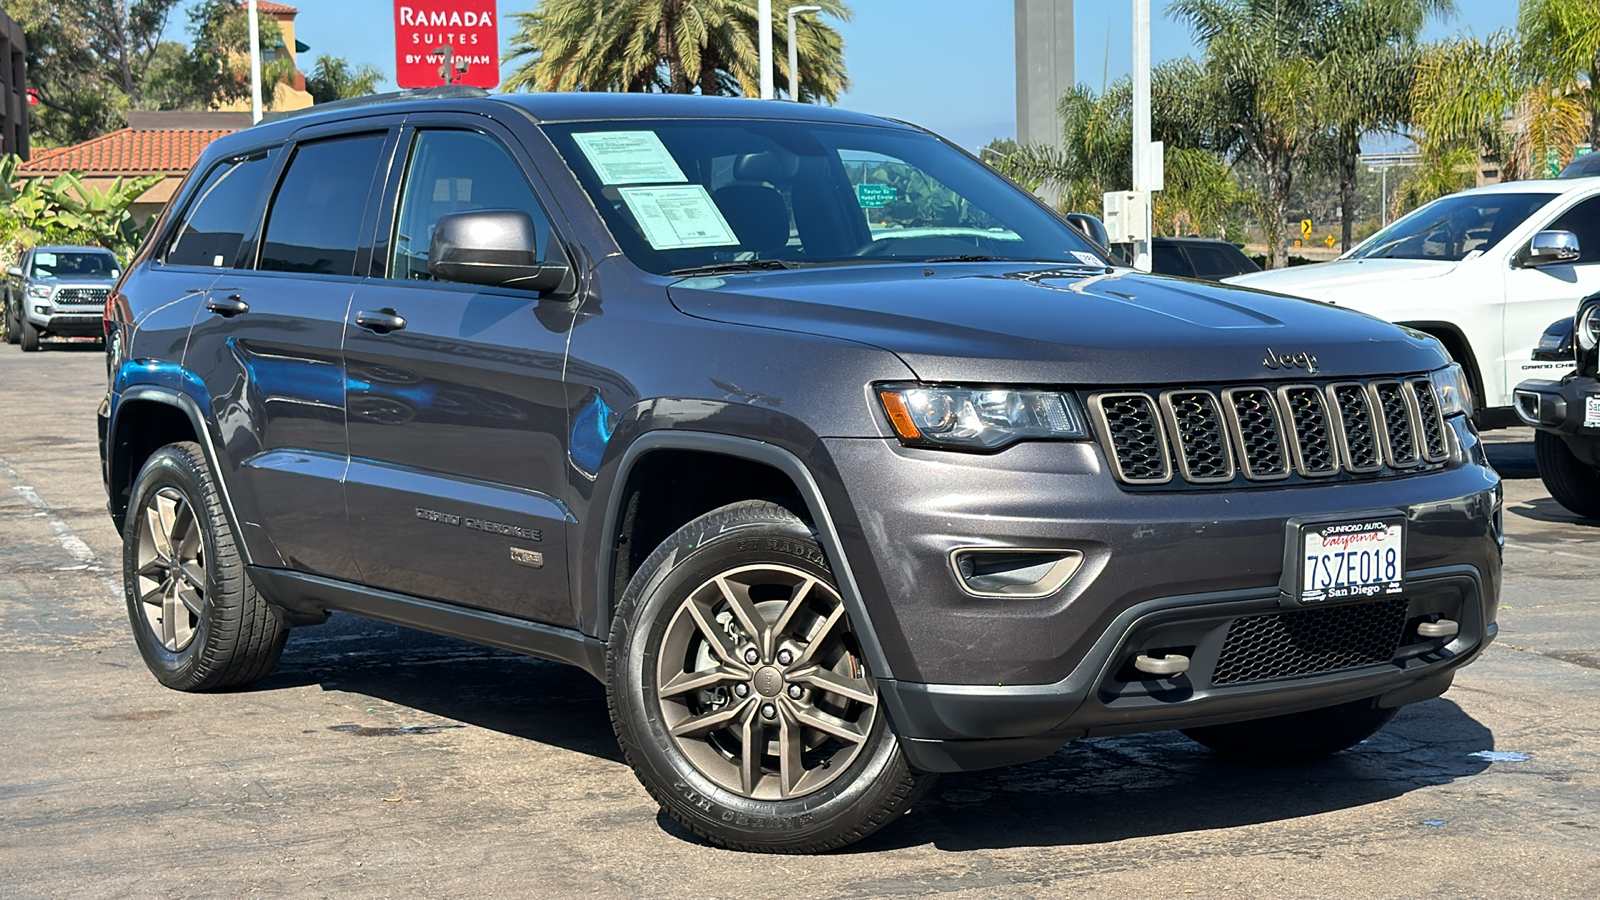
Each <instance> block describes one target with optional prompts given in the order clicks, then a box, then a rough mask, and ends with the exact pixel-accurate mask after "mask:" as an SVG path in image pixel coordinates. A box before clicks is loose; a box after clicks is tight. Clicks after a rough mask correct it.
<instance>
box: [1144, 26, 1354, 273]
mask: <svg viewBox="0 0 1600 900" xmlns="http://www.w3.org/2000/svg"><path fill="white" fill-rule="evenodd" d="M1340 5H1341V4H1337V3H1329V2H1323V0H1175V2H1174V3H1173V4H1172V5H1171V6H1170V7H1168V9H1167V14H1168V15H1169V16H1172V17H1174V18H1176V19H1178V20H1180V21H1183V22H1186V23H1187V24H1188V25H1189V28H1190V30H1192V31H1193V32H1194V34H1195V37H1196V38H1197V39H1198V40H1199V42H1200V44H1201V45H1202V47H1203V48H1204V51H1205V56H1204V62H1203V64H1202V66H1201V67H1199V70H1198V71H1197V73H1196V77H1197V78H1199V79H1200V80H1199V81H1198V82H1197V83H1196V84H1195V85H1194V86H1193V88H1192V89H1193V90H1195V91H1196V92H1198V93H1201V94H1203V95H1204V96H1205V97H1206V98H1208V100H1209V106H1210V108H1211V109H1212V110H1213V115H1216V116H1217V117H1218V118H1217V121H1219V122H1221V123H1223V124H1224V132H1223V134H1222V135H1221V136H1220V137H1221V141H1222V144H1221V146H1220V147H1219V148H1218V149H1220V150H1222V151H1223V152H1224V153H1225V154H1226V155H1227V156H1228V157H1229V158H1232V159H1243V158H1248V159H1251V160H1253V161H1255V162H1256V163H1258V164H1259V165H1260V166H1261V170H1262V172H1263V174H1264V176H1265V180H1266V191H1265V194H1264V195H1263V196H1261V197H1260V198H1259V199H1258V201H1257V204H1256V205H1257V212H1258V214H1259V217H1260V219H1261V221H1262V224H1263V225H1264V226H1265V228H1266V232H1267V260H1268V265H1269V266H1270V267H1271V268H1281V267H1283V266H1285V265H1287V264H1288V261H1289V228H1288V221H1287V220H1288V208H1289V196H1290V193H1291V191H1292V190H1293V188H1294V177H1295V174H1296V170H1297V168H1299V167H1300V166H1301V165H1303V163H1304V161H1305V158H1306V157H1307V155H1308V154H1309V153H1310V151H1311V150H1312V148H1313V145H1314V142H1315V141H1316V140H1318V138H1319V137H1321V136H1322V134H1323V132H1324V119H1325V113H1324V111H1323V109H1322V107H1321V104H1320V103H1319V99H1320V97H1321V94H1322V93H1323V91H1322V90H1321V86H1320V82H1319V78H1320V77H1321V73H1320V72H1319V71H1318V62H1319V56H1320V55H1321V53H1322V52H1323V51H1324V50H1325V44H1324V43H1323V42H1324V41H1325V40H1326V39H1327V38H1326V36H1327V35H1329V34H1332V33H1334V29H1335V28H1336V25H1337V22H1336V19H1337V16H1336V15H1335V13H1336V12H1337V11H1338V9H1339V7H1340Z"/></svg>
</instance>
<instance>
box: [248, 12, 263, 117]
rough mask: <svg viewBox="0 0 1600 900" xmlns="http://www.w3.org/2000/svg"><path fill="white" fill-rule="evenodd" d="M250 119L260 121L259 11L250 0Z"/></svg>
mask: <svg viewBox="0 0 1600 900" xmlns="http://www.w3.org/2000/svg"><path fill="white" fill-rule="evenodd" d="M250 121H251V122H252V123H255V122H259V121H261V13H260V12H259V11H258V10H257V9H256V0H250Z"/></svg>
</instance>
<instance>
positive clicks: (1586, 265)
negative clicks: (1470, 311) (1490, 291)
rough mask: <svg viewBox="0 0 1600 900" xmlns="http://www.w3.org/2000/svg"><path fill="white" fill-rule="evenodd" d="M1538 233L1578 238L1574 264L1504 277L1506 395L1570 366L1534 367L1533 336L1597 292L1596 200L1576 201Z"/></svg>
mask: <svg viewBox="0 0 1600 900" xmlns="http://www.w3.org/2000/svg"><path fill="white" fill-rule="evenodd" d="M1544 230H1555V231H1570V232H1572V233H1573V234H1574V235H1577V238H1578V251H1579V256H1578V261H1577V262H1575V263H1571V264H1568V265H1560V266H1541V267H1539V268H1536V269H1534V268H1517V267H1513V268H1511V269H1508V270H1507V271H1506V305H1505V326H1504V327H1505V357H1504V358H1503V359H1502V360H1501V368H1502V372H1503V374H1504V378H1505V381H1504V384H1503V385H1502V387H1501V390H1502V391H1503V392H1504V393H1505V395H1506V396H1510V393H1511V389H1512V388H1514V387H1516V386H1517V384H1518V383H1519V382H1521V381H1522V380H1524V379H1526V378H1556V377H1559V376H1560V375H1561V374H1563V373H1564V372H1566V371H1567V370H1569V369H1571V368H1572V366H1571V365H1570V364H1553V363H1540V362H1534V361H1533V360H1532V359H1531V357H1532V355H1533V348H1534V345H1536V344H1537V343H1538V342H1539V336H1540V335H1541V334H1543V333H1544V330H1545V329H1546V328H1548V327H1549V326H1550V324H1551V323H1552V322H1555V321H1556V320H1558V319H1570V318H1572V315H1573V313H1574V312H1576V311H1577V309H1578V301H1579V300H1581V299H1583V298H1584V297H1587V296H1589V295H1590V294H1593V293H1594V292H1596V291H1600V197H1590V198H1588V199H1585V200H1580V201H1578V202H1577V203H1575V204H1574V205H1573V206H1572V207H1570V208H1569V209H1567V210H1566V211H1565V212H1563V213H1561V214H1560V215H1558V216H1556V218H1555V221H1553V222H1551V223H1550V224H1549V225H1546V226H1545V227H1544Z"/></svg>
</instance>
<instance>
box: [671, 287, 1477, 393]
mask: <svg viewBox="0 0 1600 900" xmlns="http://www.w3.org/2000/svg"><path fill="white" fill-rule="evenodd" d="M1104 272H1105V270H1104V269H1062V268H1051V267H1047V266H1029V267H1020V266H1018V265H1017V264H1016V263H1008V264H997V263H974V264H960V265H951V264H941V265H938V266H934V267H928V268H925V267H923V266H920V265H909V266H908V265H892V264H890V265H872V266H841V267H828V268H817V269H801V270H790V271H781V272H761V273H751V274H739V275H722V276H715V277H702V278H691V279H686V280H684V281H680V282H678V283H676V284H673V285H672V286H671V287H670V288H669V289H668V292H669V294H670V295H671V297H672V301H673V303H674V304H675V305H676V306H677V307H678V309H680V310H682V311H683V312H685V313H687V314H689V315H692V316H698V317H701V318H705V319H711V320H715V321H719V322H726V323H730V324H738V325H752V326H758V327H763V328H776V329H782V330H787V331H796V332H803V333H806V334H814V335H821V336H825V337H834V338H843V339H848V340H854V341H859V342H862V343H867V344H872V345H874V346H878V347H882V348H884V349H886V350H889V351H892V352H893V353H895V354H897V355H899V356H900V358H901V359H903V360H904V361H905V362H906V364H907V365H908V366H910V367H911V369H912V371H914V372H915V373H916V375H917V377H918V378H920V379H923V380H926V381H976V382H995V383H1012V384H1020V383H1034V384H1065V383H1074V384H1105V385H1113V384H1121V385H1136V384H1186V383H1187V384H1204V383H1217V382H1225V381H1242V380H1276V379H1296V378H1299V379H1304V378H1305V377H1307V373H1306V372H1305V371H1304V370H1302V369H1287V370H1285V369H1282V368H1276V369H1274V368H1268V367H1267V366H1266V365H1265V359H1266V357H1267V355H1268V353H1269V351H1270V352H1272V353H1274V354H1276V355H1280V356H1293V355H1295V354H1301V353H1306V354H1310V355H1312V356H1314V357H1316V361H1317V362H1316V365H1317V372H1316V373H1315V374H1316V377H1318V378H1333V377H1348V376H1357V375H1377V374H1389V373H1402V372H1421V371H1426V370H1430V369H1434V368H1437V367H1439V366H1442V365H1444V364H1445V363H1446V362H1448V358H1447V357H1446V356H1445V354H1444V352H1443V350H1442V349H1441V348H1440V347H1439V345H1438V344H1437V342H1435V341H1433V339H1431V338H1428V337H1426V336H1422V335H1416V334H1415V333H1413V332H1408V331H1405V330H1403V329H1401V328H1398V327H1396V326H1394V325H1390V324H1389V323H1387V322H1384V321H1382V320H1379V319H1376V318H1373V317H1371V316H1368V315H1365V314H1362V313H1357V312H1352V311H1350V310H1343V309H1338V308H1336V307H1331V306H1327V305H1325V304H1321V303H1314V302H1311V301H1307V300H1300V299H1295V298H1292V297H1284V296H1279V295H1277V294H1267V293H1262V292H1259V291H1252V290H1246V289H1243V288H1237V287H1230V286H1228V285H1221V284H1213V283H1209V282H1200V281H1189V280H1184V279H1177V278H1165V277H1161V276H1154V275H1145V274H1141V273H1137V272H1133V271H1131V270H1126V269H1119V270H1115V271H1114V272H1113V273H1112V274H1101V273H1104Z"/></svg>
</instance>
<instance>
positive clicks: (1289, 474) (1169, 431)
mask: <svg viewBox="0 0 1600 900" xmlns="http://www.w3.org/2000/svg"><path fill="white" fill-rule="evenodd" d="M1087 400H1088V406H1089V409H1090V411H1091V413H1092V414H1093V417H1094V419H1095V422H1096V424H1097V425H1099V429H1100V438H1101V441H1102V443H1103V445H1104V447H1105V449H1106V455H1107V457H1108V458H1109V459H1110V460H1111V462H1112V469H1113V470H1114V472H1115V474H1116V477H1117V480H1118V481H1121V482H1122V483H1123V484H1127V485H1131V486H1136V487H1146V488H1151V487H1157V486H1162V485H1168V484H1170V483H1172V482H1174V481H1177V482H1178V483H1177V484H1176V485H1174V486H1176V487H1181V486H1183V483H1185V482H1186V483H1188V484H1195V485H1212V486H1218V485H1235V486H1242V484H1241V482H1243V483H1248V482H1271V481H1286V480H1288V481H1290V482H1291V483H1304V482H1305V481H1306V480H1315V479H1322V478H1331V477H1336V476H1343V477H1344V478H1347V479H1348V478H1352V477H1364V476H1381V475H1386V474H1400V473H1404V472H1415V471H1424V470H1428V469H1432V468H1437V467H1439V466H1441V465H1443V464H1444V462H1445V461H1446V459H1447V458H1448V457H1449V428H1448V427H1447V426H1446V424H1445V420H1444V417H1443V416H1442V415H1441V413H1440V407H1439V401H1438V396H1437V395H1436V394H1435V392H1434V389H1433V384H1432V383H1431V382H1430V381H1429V380H1428V378H1427V377H1426V376H1414V377H1409V378H1381V379H1374V380H1372V381H1370V382H1364V381H1344V382H1334V383H1330V384H1288V385H1283V386H1281V387H1278V388H1276V390H1274V389H1272V388H1269V387H1266V386H1261V385H1244V386H1240V387H1227V388H1222V389H1213V388H1192V389H1188V388H1185V389H1174V390H1166V391H1160V392H1156V391H1151V392H1148V393H1147V392H1144V391H1126V392H1117V393H1102V394H1090V395H1088V397H1087Z"/></svg>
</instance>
